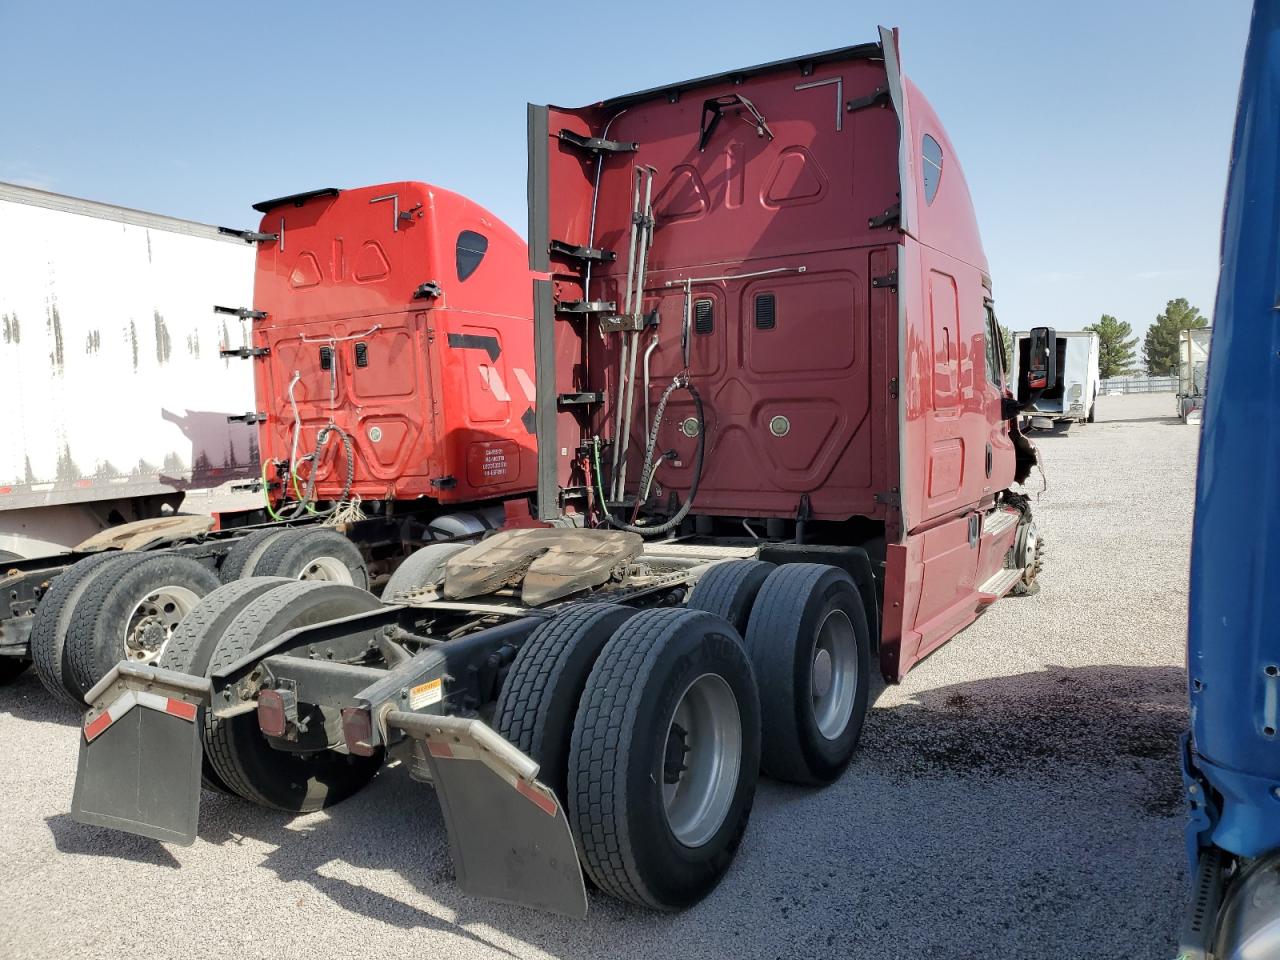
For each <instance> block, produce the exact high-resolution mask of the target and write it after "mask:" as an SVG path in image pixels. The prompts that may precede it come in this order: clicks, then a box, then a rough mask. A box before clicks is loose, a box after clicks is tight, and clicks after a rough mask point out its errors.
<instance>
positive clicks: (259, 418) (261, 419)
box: [227, 413, 267, 424]
mask: <svg viewBox="0 0 1280 960" xmlns="http://www.w3.org/2000/svg"><path fill="white" fill-rule="evenodd" d="M266 420H267V415H266V414H265V413H235V414H232V415H231V416H229V417H227V423H249V424H253V423H265V422H266Z"/></svg>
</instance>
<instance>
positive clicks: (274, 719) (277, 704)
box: [258, 690, 289, 737]
mask: <svg viewBox="0 0 1280 960" xmlns="http://www.w3.org/2000/svg"><path fill="white" fill-rule="evenodd" d="M258 727H259V729H261V730H262V732H263V733H264V734H266V735H267V736H268V737H283V736H284V735H285V734H286V733H288V731H289V716H288V711H287V710H286V709H285V702H284V694H283V692H281V691H280V690H263V691H261V692H260V693H259V694H258Z"/></svg>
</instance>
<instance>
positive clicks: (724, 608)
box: [685, 560, 778, 636]
mask: <svg viewBox="0 0 1280 960" xmlns="http://www.w3.org/2000/svg"><path fill="white" fill-rule="evenodd" d="M777 568H778V567H777V564H774V563H769V562H768V561H766V560H729V561H727V562H725V563H717V564H716V565H715V566H713V567H712V568H711V569H710V570H708V571H707V572H706V573H704V574H703V575H702V578H701V579H700V580H698V582H697V583H696V584H694V586H693V592H692V593H690V594H689V599H688V600H687V601H685V606H686V607H690V608H691V609H694V610H705V611H707V613H714V614H715V615H716V616H717V617H723V618H724V619H726V620H728V621H729V622H730V623H731V624H733V629H735V630H737V631H738V634H739V636H741V635H743V634H745V633H746V632H747V619H748V617H750V616H751V605H752V604H753V603H755V600H756V594H758V593H759V592H760V588H761V587H762V586H764V581H765V579H766V578H767V577H768V576H769V574H771V573H772V572H773V571H774V570H776V569H777Z"/></svg>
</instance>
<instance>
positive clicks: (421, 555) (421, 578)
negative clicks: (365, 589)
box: [382, 543, 471, 600]
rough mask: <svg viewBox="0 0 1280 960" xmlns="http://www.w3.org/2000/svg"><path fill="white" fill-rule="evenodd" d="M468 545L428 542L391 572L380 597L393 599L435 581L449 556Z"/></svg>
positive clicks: (459, 551)
mask: <svg viewBox="0 0 1280 960" xmlns="http://www.w3.org/2000/svg"><path fill="white" fill-rule="evenodd" d="M469 546H471V544H469V543H429V544H427V545H426V546H425V547H423V548H422V549H421V550H415V551H414V552H413V553H411V554H409V556H408V557H406V558H405V560H404V562H403V563H401V564H400V566H398V567H396V569H395V573H393V574H391V579H390V580H388V581H387V585H386V586H385V587H383V588H382V599H384V600H394V599H395V598H396V597H398V596H401V595H402V594H406V593H412V592H413V591H414V590H421V589H422V588H423V587H425V586H426V585H427V584H428V583H434V582H436V581H437V580H438V579H439V578H440V572H441V571H442V570H443V569H444V565H445V563H446V562H448V560H449V558H450V557H452V556H453V555H454V554H455V553H461V552H462V551H463V550H465V549H467V547H469Z"/></svg>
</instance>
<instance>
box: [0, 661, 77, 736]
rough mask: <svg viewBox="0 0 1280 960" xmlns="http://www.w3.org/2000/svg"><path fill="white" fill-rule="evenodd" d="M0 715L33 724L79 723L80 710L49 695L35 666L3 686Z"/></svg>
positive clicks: (0, 697)
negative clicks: (4, 714) (8, 715)
mask: <svg viewBox="0 0 1280 960" xmlns="http://www.w3.org/2000/svg"><path fill="white" fill-rule="evenodd" d="M0 713H7V714H10V715H12V716H14V717H17V718H18V719H19V720H29V721H31V722H32V723H61V724H65V725H67V726H72V725H75V724H79V722H80V716H81V714H80V711H79V710H77V709H76V708H75V707H73V706H72V705H71V704H69V703H66V702H65V701H63V700H60V699H58V698H57V697H55V696H53V694H51V693H49V691H48V690H46V689H45V688H44V686H43V685H42V684H41V683H40V678H39V677H37V676H36V671H35V668H34V667H28V668H27V669H26V670H25V671H24V672H23V673H21V674H19V676H18V677H17V679H15V680H14V681H13V682H12V683H10V684H8V685H7V686H4V687H0Z"/></svg>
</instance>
